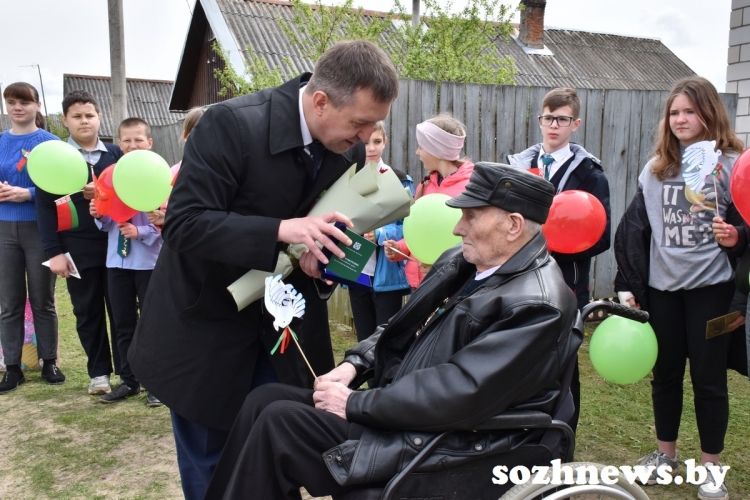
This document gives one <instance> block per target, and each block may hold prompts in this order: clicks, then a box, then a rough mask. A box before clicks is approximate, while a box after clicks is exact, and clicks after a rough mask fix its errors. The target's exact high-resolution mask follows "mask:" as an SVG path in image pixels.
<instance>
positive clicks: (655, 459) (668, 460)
mask: <svg viewBox="0 0 750 500" xmlns="http://www.w3.org/2000/svg"><path fill="white" fill-rule="evenodd" d="M675 455H676V454H675ZM637 465H643V466H646V467H648V466H654V467H655V469H654V470H653V471H651V475H650V476H649V477H648V481H646V483H642V482H641V480H640V479H638V482H639V483H641V484H643V485H644V486H645V485H650V484H656V479H657V478H658V477H659V476H658V474H657V473H656V469H658V468H659V466H660V465H669V466H670V467H671V468H672V472H670V474H671V475H672V477H674V476H676V475H677V472H678V469H679V467H680V462H678V461H677V456H675V458H672V457H669V456H667V455H665V454H664V453H662V452H660V451H658V450H657V451H655V452H653V453H649V454H648V455H646V456H645V457H641V459H640V460H638V464H637Z"/></svg>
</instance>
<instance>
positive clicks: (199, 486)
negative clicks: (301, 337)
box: [171, 352, 278, 500]
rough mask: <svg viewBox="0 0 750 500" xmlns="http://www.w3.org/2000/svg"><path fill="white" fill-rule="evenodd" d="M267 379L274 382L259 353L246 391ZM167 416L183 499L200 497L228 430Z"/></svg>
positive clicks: (270, 368) (264, 356)
mask: <svg viewBox="0 0 750 500" xmlns="http://www.w3.org/2000/svg"><path fill="white" fill-rule="evenodd" d="M271 382H278V377H277V376H276V372H275V371H274V370H273V366H272V365H271V360H270V359H269V357H268V355H267V354H266V353H265V352H260V353H259V355H258V360H257V362H256V365H255V373H254V374H253V384H252V386H251V387H250V390H251V391H252V390H253V389H255V388H256V387H258V386H261V385H264V384H269V383H271ZM171 415H172V431H173V432H174V441H175V445H176V447H177V467H178V468H179V469H180V479H181V481H182V492H183V493H184V494H185V500H202V499H203V497H204V496H205V495H206V490H207V489H208V483H209V482H210V481H211V476H212V475H213V473H214V469H216V464H217V463H218V462H219V457H221V452H222V450H223V449H224V444H225V443H226V442H227V438H228V437H229V431H223V430H220V429H214V428H211V427H206V426H205V425H201V424H197V423H195V422H191V421H190V420H188V419H186V418H184V417H181V416H180V415H178V414H177V413H175V412H174V411H172V412H171Z"/></svg>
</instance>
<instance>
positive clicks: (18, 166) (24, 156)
mask: <svg viewBox="0 0 750 500" xmlns="http://www.w3.org/2000/svg"><path fill="white" fill-rule="evenodd" d="M29 153H31V151H26V150H25V149H22V150H21V159H20V160H18V163H17V164H16V170H18V171H19V172H20V171H21V170H23V167H25V166H26V160H27V158H28V157H29Z"/></svg>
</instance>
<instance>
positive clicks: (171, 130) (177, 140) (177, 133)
mask: <svg viewBox="0 0 750 500" xmlns="http://www.w3.org/2000/svg"><path fill="white" fill-rule="evenodd" d="M151 138H152V139H153V140H154V146H153V148H151V149H152V151H154V152H155V153H159V154H160V155H161V156H162V158H164V159H165V160H167V163H169V164H170V165H174V164H175V163H177V162H179V161H180V160H182V147H183V141H182V120H180V121H178V122H175V123H171V124H169V125H159V126H154V127H151Z"/></svg>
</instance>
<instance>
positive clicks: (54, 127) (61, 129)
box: [47, 111, 70, 141]
mask: <svg viewBox="0 0 750 500" xmlns="http://www.w3.org/2000/svg"><path fill="white" fill-rule="evenodd" d="M62 119H63V114H62V111H61V112H59V113H57V114H54V115H48V116H47V129H48V130H49V131H50V132H51V133H53V134H55V135H56V136H57V137H59V138H60V139H62V140H63V141H67V140H68V137H70V132H69V131H68V128H67V127H66V126H65V125H63V120H62Z"/></svg>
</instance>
